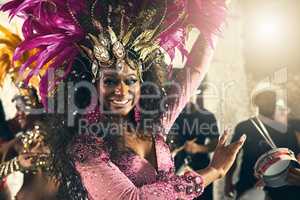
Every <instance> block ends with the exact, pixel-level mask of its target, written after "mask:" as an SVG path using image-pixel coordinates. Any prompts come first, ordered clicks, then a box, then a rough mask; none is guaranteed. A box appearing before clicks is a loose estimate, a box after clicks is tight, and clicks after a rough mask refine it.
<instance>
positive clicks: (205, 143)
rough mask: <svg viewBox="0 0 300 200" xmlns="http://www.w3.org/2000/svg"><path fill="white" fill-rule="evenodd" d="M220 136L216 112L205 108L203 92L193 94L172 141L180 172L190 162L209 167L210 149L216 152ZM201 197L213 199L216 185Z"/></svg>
mask: <svg viewBox="0 0 300 200" xmlns="http://www.w3.org/2000/svg"><path fill="white" fill-rule="evenodd" d="M218 137H219V130H218V126H217V120H216V118H215V116H214V114H213V113H211V112H209V111H208V110H206V109H204V108H203V99H202V96H201V95H197V94H196V95H194V96H192V97H191V98H190V101H189V103H188V104H187V105H186V107H185V109H184V110H183V112H182V113H181V114H180V115H179V117H178V118H177V119H176V121H175V123H174V125H173V128H172V134H171V139H169V141H170V142H173V143H174V142H176V144H175V145H174V144H171V145H173V151H172V153H173V155H174V156H175V158H174V161H175V167H176V171H177V172H178V173H180V171H181V169H183V168H182V167H183V166H185V165H187V166H189V167H190V168H192V169H193V170H200V169H204V168H206V167H207V166H208V165H209V163H210V158H209V153H210V152H213V151H214V149H215V147H216V145H217V142H218ZM197 199H201V200H211V199H213V186H212V184H211V185H209V186H208V187H207V188H206V189H205V191H204V193H203V194H202V196H200V197H199V198H197Z"/></svg>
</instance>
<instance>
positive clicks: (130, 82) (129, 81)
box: [125, 78, 137, 85]
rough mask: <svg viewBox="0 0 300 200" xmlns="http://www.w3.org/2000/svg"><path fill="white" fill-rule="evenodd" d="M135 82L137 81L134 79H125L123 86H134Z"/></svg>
mask: <svg viewBox="0 0 300 200" xmlns="http://www.w3.org/2000/svg"><path fill="white" fill-rule="evenodd" d="M136 82H137V79H135V78H130V79H127V80H126V81H125V84H126V85H133V84H135V83H136Z"/></svg>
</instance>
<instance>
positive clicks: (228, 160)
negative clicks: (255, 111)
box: [209, 131, 246, 178]
mask: <svg viewBox="0 0 300 200" xmlns="http://www.w3.org/2000/svg"><path fill="white" fill-rule="evenodd" d="M228 137H229V134H228V131H225V132H224V134H223V135H222V136H221V138H220V139H219V142H218V145H217V147H216V149H215V152H214V156H213V158H212V161H211V163H210V166H209V167H211V168H213V169H215V170H216V171H217V172H218V173H219V178H222V177H224V176H225V174H226V173H227V172H228V170H229V169H230V168H231V166H232V165H233V163H234V161H235V159H236V156H237V153H238V152H239V150H240V149H241V147H242V146H243V144H244V142H245V140H246V135H243V136H242V137H241V138H240V139H239V140H238V141H237V142H234V143H232V144H229V145H226V142H227V140H228Z"/></svg>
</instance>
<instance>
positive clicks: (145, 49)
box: [1, 0, 226, 99]
mask: <svg viewBox="0 0 300 200" xmlns="http://www.w3.org/2000/svg"><path fill="white" fill-rule="evenodd" d="M1 11H7V12H9V15H10V17H11V18H13V17H15V16H18V17H21V18H22V19H23V20H24V21H23V26H22V32H23V37H24V40H23V41H22V42H21V43H20V45H19V46H18V47H17V48H16V50H15V52H14V57H13V60H14V62H15V61H18V60H21V59H22V58H23V56H24V54H25V53H27V52H29V51H32V50H34V51H33V52H34V54H32V55H30V56H29V57H28V59H27V60H26V61H25V62H23V64H22V65H21V66H20V73H23V72H24V71H25V69H29V73H28V75H27V76H26V78H25V80H24V82H25V83H26V82H28V81H29V80H30V79H31V78H32V77H35V76H40V77H41V79H40V86H39V91H40V94H41V96H42V99H43V98H46V97H47V94H48V91H49V89H48V88H49V87H50V88H53V85H55V84H56V83H57V82H58V81H60V80H62V79H63V78H65V77H66V76H67V75H68V74H69V72H70V71H72V66H73V63H74V61H75V59H76V58H78V54H79V53H80V52H81V51H84V52H85V54H86V55H87V56H88V57H89V58H90V60H91V67H90V71H91V73H93V74H94V75H97V72H98V71H99V67H100V68H101V67H109V66H111V65H112V63H113V64H117V65H115V66H116V67H118V66H120V67H121V66H122V63H124V61H125V62H130V61H132V62H134V63H135V64H136V65H135V66H136V67H138V68H139V69H140V70H141V71H143V70H147V69H149V68H147V67H149V66H151V65H149V63H151V62H156V61H158V62H160V61H161V59H163V56H161V55H162V53H161V51H162V52H163V54H165V55H169V57H170V58H171V61H172V60H173V59H174V57H175V49H178V50H179V51H180V52H181V53H182V55H183V56H187V50H186V48H185V40H186V36H187V35H188V34H187V33H188V30H190V26H191V25H193V26H194V27H196V28H198V29H199V30H200V32H201V34H202V35H203V36H204V37H205V38H206V40H207V41H208V42H210V41H211V37H212V35H213V34H216V33H218V32H219V31H220V27H221V25H222V24H223V22H224V19H225V15H226V5H225V1H224V0H151V1H149V0H129V1H123V0H110V1H107V0H47V1H45V0H11V1H9V2H8V3H5V4H4V5H2V6H1ZM92 66H93V67H92ZM130 66H131V65H130ZM162 66H165V65H162ZM171 66H172V63H171V64H170V65H169V69H168V70H171ZM50 69H51V70H54V71H56V70H62V71H63V72H64V74H63V76H61V77H60V78H59V79H58V80H55V81H54V82H53V83H50V84H49V83H48V79H47V77H48V73H49V70H50ZM150 70H151V68H150ZM41 72H43V73H41Z"/></svg>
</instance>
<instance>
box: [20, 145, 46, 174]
mask: <svg viewBox="0 0 300 200" xmlns="http://www.w3.org/2000/svg"><path fill="white" fill-rule="evenodd" d="M49 155H50V149H49V147H48V146H47V145H45V143H44V142H43V140H38V141H37V142H36V143H35V145H34V146H33V147H32V148H31V149H30V151H29V152H26V153H23V154H20V155H19V156H18V160H19V163H20V165H21V167H23V168H25V169H28V168H31V167H34V166H36V165H37V161H38V160H40V161H41V160H43V161H45V162H46V161H47V159H48V157H49Z"/></svg>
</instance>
